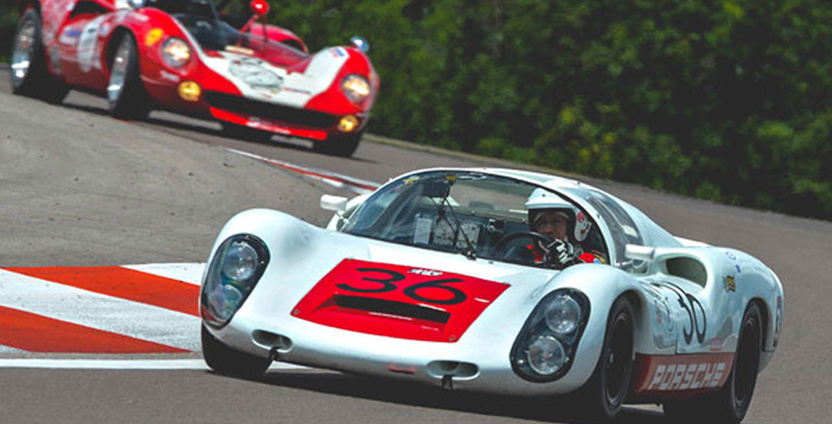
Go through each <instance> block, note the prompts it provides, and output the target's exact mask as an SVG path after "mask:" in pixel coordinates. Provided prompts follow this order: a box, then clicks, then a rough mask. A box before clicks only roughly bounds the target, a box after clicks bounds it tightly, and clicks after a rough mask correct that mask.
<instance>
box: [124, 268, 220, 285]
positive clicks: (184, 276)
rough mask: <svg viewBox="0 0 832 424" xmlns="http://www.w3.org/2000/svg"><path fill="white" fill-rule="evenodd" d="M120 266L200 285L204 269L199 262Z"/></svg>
mask: <svg viewBox="0 0 832 424" xmlns="http://www.w3.org/2000/svg"><path fill="white" fill-rule="evenodd" d="M122 268H129V269H132V270H136V271H141V272H146V273H148V274H153V275H158V276H160V277H165V278H170V279H173V280H179V281H182V282H184V283H190V284H195V285H197V286H198V285H200V283H201V282H202V271H203V270H204V269H205V264H200V263H180V264H143V265H123V266H122Z"/></svg>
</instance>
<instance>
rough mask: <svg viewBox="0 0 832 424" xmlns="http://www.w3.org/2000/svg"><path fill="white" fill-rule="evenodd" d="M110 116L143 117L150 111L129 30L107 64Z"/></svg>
mask: <svg viewBox="0 0 832 424" xmlns="http://www.w3.org/2000/svg"><path fill="white" fill-rule="evenodd" d="M107 100H108V101H109V110H110V115H111V116H113V117H114V118H119V119H143V118H146V117H147V114H148V113H149V112H150V97H149V96H148V95H147V92H145V89H144V84H143V83H142V79H141V74H140V73H139V54H138V48H137V47H136V41H135V40H134V39H133V36H132V35H131V34H129V33H126V34H124V35H123V36H122V37H121V40H119V44H118V48H117V49H116V53H115V55H114V56H113V60H112V62H111V63H110V81H109V84H107Z"/></svg>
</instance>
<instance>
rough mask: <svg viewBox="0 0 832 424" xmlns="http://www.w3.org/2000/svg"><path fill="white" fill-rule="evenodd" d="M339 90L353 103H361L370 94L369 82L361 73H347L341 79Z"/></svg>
mask: <svg viewBox="0 0 832 424" xmlns="http://www.w3.org/2000/svg"><path fill="white" fill-rule="evenodd" d="M341 90H342V91H343V92H344V95H346V96H347V98H348V99H350V101H352V102H353V103H361V102H363V101H364V100H366V99H367V97H368V96H369V95H370V83H369V81H367V78H364V77H363V76H361V75H355V74H353V75H347V76H346V77H344V79H343V80H342V81H341Z"/></svg>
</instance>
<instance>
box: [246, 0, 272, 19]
mask: <svg viewBox="0 0 832 424" xmlns="http://www.w3.org/2000/svg"><path fill="white" fill-rule="evenodd" d="M249 7H250V8H251V13H253V14H254V15H256V16H257V17H258V18H261V19H262V18H263V17H265V16H266V15H268V14H269V3H267V2H266V0H252V2H251V3H250V4H249Z"/></svg>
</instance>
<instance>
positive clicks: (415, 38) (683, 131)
mask: <svg viewBox="0 0 832 424" xmlns="http://www.w3.org/2000/svg"><path fill="white" fill-rule="evenodd" d="M271 3H272V11H271V13H270V16H269V21H270V22H271V23H274V24H277V25H281V26H286V27H288V28H290V29H292V30H293V31H295V32H296V33H298V35H300V36H301V37H302V38H304V39H305V40H306V42H307V43H308V44H309V46H310V48H311V49H312V50H318V49H320V48H322V47H324V46H330V45H339V44H346V43H347V42H348V39H349V38H350V37H351V36H353V35H362V36H364V37H366V38H367V39H368V40H369V41H370V44H371V46H372V51H371V53H370V54H371V57H372V59H373V61H374V64H375V66H376V69H377V71H378V72H379V74H380V75H381V78H382V89H381V94H380V96H379V99H378V103H377V105H376V109H375V110H374V116H373V122H372V123H371V126H370V131H371V132H373V133H376V134H382V135H386V136H390V137H396V138H403V139H408V140H413V141H415V142H418V143H424V144H430V145H436V146H441V147H446V148H452V149H459V150H464V151H467V152H474V153H480V154H486V155H491V156H498V157H505V158H509V159H513V160H518V161H522V162H527V163H532V164H535V165H542V166H546V167H550V168H555V169H559V170H563V171H570V172H576V173H581V174H586V175H591V176H595V177H600V178H609V179H615V180H621V181H629V182H635V183H639V184H643V185H647V186H650V187H653V188H657V189H661V190H665V191H669V192H675V193H680V194H683V195H689V196H695V197H699V198H704V199H710V200H714V201H718V202H724V203H729V204H736V205H743V206H750V207H756V208H763V209H770V210H775V211H781V212H786V213H790V214H796V215H803V216H811V217H817V218H823V219H832V137H831V136H830V131H831V130H832V128H830V127H831V126H832V107H830V102H829V100H828V99H829V98H830V95H831V94H832V69H830V68H832V3H830V2H828V1H825V0H684V1H667V0H630V1H620V0H584V1H580V2H575V1H566V0H441V1H439V0H361V1H349V2H344V1H341V0H317V1H311V0H309V1H294V2H287V1H280V2H278V1H274V0H272V1H271ZM8 8H9V4H8V2H4V3H2V4H0V16H2V18H0V37H3V38H2V39H0V47H3V46H7V45H8V38H9V37H10V34H11V33H12V31H13V26H14V23H13V21H14V20H16V16H15V15H14V14H13V13H11V12H10V11H9V10H8Z"/></svg>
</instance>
